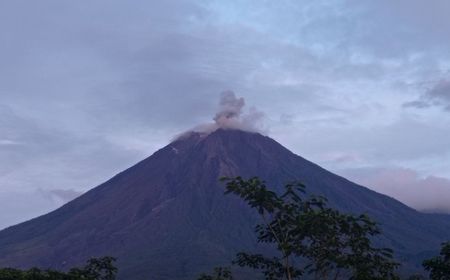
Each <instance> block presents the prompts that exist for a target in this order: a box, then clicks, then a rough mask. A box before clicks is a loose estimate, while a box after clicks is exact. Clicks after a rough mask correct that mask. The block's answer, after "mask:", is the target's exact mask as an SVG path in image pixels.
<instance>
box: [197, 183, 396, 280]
mask: <svg viewBox="0 0 450 280" xmlns="http://www.w3.org/2000/svg"><path fill="white" fill-rule="evenodd" d="M222 180H223V181H225V182H226V192H225V193H226V194H230V193H231V194H235V195H237V196H239V197H241V198H242V199H243V200H244V201H245V202H247V204H248V205H249V206H250V207H252V208H254V209H255V210H256V211H257V212H258V214H259V215H260V216H261V218H262V221H263V223H262V224H259V225H257V226H256V228H255V231H256V233H257V235H258V242H261V243H267V244H274V245H275V246H276V248H277V251H278V253H279V255H278V256H264V255H261V254H252V253H244V252H242V253H238V254H237V256H236V259H235V260H234V261H233V264H234V265H237V266H240V267H248V268H251V269H255V270H258V271H260V272H261V273H262V274H263V275H264V276H265V278H266V279H270V280H275V279H288V280H290V279H300V278H301V277H303V276H305V275H310V276H309V277H314V279H354V280H357V279H364V280H369V279H370V280H378V279H379V280H382V279H383V280H387V279H399V278H398V276H397V275H396V273H395V270H396V268H397V267H398V266H399V264H398V263H397V262H395V261H394V260H393V257H392V250H391V249H388V248H377V247H374V246H373V245H372V242H371V238H372V237H373V236H376V235H378V234H380V231H379V229H378V227H377V225H376V223H375V222H373V221H372V220H371V219H370V218H369V217H367V216H366V215H359V216H354V215H349V214H343V213H340V212H339V211H337V210H335V209H332V208H330V207H328V206H327V200H326V199H325V198H324V197H320V196H306V195H305V186H304V185H303V184H301V183H298V182H295V183H291V184H287V185H286V186H285V190H284V193H283V194H281V195H279V194H277V193H275V192H273V191H270V190H269V189H268V188H267V186H266V185H265V183H264V181H261V180H260V179H259V178H257V177H254V178H251V179H249V180H244V179H242V178H241V177H235V178H223V179H222ZM223 272H224V271H223V270H221V269H220V268H216V270H215V272H214V274H213V275H212V276H207V275H202V278H199V279H202V280H208V279H211V280H212V279H215V280H219V279H232V276H231V273H229V270H226V273H223Z"/></svg>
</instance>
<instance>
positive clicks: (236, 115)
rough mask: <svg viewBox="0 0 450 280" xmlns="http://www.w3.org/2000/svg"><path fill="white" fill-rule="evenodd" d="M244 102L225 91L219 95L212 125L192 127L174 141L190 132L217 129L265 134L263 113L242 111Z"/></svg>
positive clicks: (208, 131)
mask: <svg viewBox="0 0 450 280" xmlns="http://www.w3.org/2000/svg"><path fill="white" fill-rule="evenodd" d="M244 107H245V100H244V98H243V97H236V95H235V94H234V92H233V91H230V90H227V91H224V92H222V93H221V96H220V101H219V108H218V111H217V113H216V115H215V116H214V118H213V120H214V122H213V123H212V122H211V123H205V124H201V125H198V126H196V127H194V128H193V129H191V130H189V131H187V132H185V133H182V134H181V135H179V136H177V137H176V138H175V139H178V138H180V137H182V136H184V135H186V134H189V133H191V132H199V133H204V134H209V133H211V132H213V131H216V130H217V129H219V128H223V129H237V130H243V131H249V132H259V133H262V134H265V133H266V131H267V129H266V127H265V125H264V123H263V119H264V113H262V112H261V111H258V110H257V109H256V108H254V107H251V108H250V109H249V110H248V111H247V112H245V111H244Z"/></svg>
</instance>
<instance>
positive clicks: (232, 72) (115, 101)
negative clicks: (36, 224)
mask: <svg viewBox="0 0 450 280" xmlns="http://www.w3.org/2000/svg"><path fill="white" fill-rule="evenodd" d="M449 11H450V1H448V0H434V1H421V0H420V1H419V0H417V1H414V0H398V1H391V0H378V1H364V0H358V1H356V0H354V1H326V0H325V1H320V0H314V1H299V0H292V1H287V0H279V1H231V0H227V1H207V0H205V1H184V0H176V1H175V0H173V1H171V0H165V1H148V0H146V1H110V0H95V1H87V0H80V1H61V0H53V1H48V0H40V1H33V0H28V1H22V0H14V1H0V40H1V41H0V228H1V227H5V226H8V225H12V224H15V223H17V222H20V221H24V220H26V219H29V218H32V217H35V216H37V215H40V214H43V213H45V212H48V211H50V210H52V209H55V208H56V207H58V206H60V205H61V204H62V203H64V202H66V201H68V200H70V199H72V198H73V197H75V196H77V195H79V194H80V193H81V192H84V191H86V190H88V189H90V188H92V187H94V186H96V185H98V184H99V183H101V182H103V181H105V180H106V179H108V178H110V177H112V176H113V175H114V174H116V173H117V172H119V171H121V170H123V169H125V168H127V167H129V166H130V165H132V164H134V163H136V162H137V161H139V160H141V159H143V158H145V157H146V156H148V155H150V154H152V153H153V152H154V151H155V150H157V149H158V148H161V147H162V146H164V145H166V144H167V143H168V142H169V141H170V140H171V139H173V137H174V135H177V134H178V133H180V132H183V131H186V130H187V129H189V128H191V127H194V126H196V125H198V124H201V123H205V122H209V121H211V119H212V118H213V117H214V115H215V112H216V110H217V106H218V105H217V103H218V100H219V95H220V93H221V92H222V91H224V90H232V91H234V92H235V93H236V95H237V96H242V97H244V98H245V101H246V104H247V107H252V106H253V107H254V108H257V110H258V111H260V112H264V117H263V124H264V127H265V132H266V134H267V135H269V136H271V137H272V138H274V139H276V140H277V141H278V142H280V143H281V144H283V145H285V146H286V147H288V148H289V149H291V150H292V151H293V152H295V153H297V154H299V155H302V156H303V157H306V158H307V159H309V160H312V161H314V162H316V163H318V164H320V165H322V166H323V167H325V168H328V169H330V170H332V171H334V172H336V173H338V174H341V175H344V176H346V177H348V178H350V179H352V180H354V181H356V182H359V183H362V184H364V185H366V186H368V187H370V188H372V189H374V190H378V191H380V192H383V193H386V194H388V195H390V196H393V197H395V198H397V199H400V200H401V201H403V202H404V203H406V204H408V205H410V206H412V207H415V208H417V209H420V210H431V211H436V210H439V211H448V212H450V203H448V201H450V51H449V50H450V17H449V16H448V12H449ZM247 109H248V108H247Z"/></svg>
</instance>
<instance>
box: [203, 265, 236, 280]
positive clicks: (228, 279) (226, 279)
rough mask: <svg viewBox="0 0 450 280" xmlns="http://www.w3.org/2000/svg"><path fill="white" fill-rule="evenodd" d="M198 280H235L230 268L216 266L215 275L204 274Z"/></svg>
mask: <svg viewBox="0 0 450 280" xmlns="http://www.w3.org/2000/svg"><path fill="white" fill-rule="evenodd" d="M198 280H233V275H232V274H231V271H230V269H229V268H224V267H216V268H214V273H213V275H206V274H202V275H200V277H199V278H198Z"/></svg>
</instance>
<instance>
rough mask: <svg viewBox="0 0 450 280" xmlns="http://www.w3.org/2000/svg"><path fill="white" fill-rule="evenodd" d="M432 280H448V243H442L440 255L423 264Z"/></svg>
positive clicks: (449, 255)
mask: <svg viewBox="0 0 450 280" xmlns="http://www.w3.org/2000/svg"><path fill="white" fill-rule="evenodd" d="M423 267H424V268H425V270H427V271H429V272H430V278H431V279H432V280H450V242H445V243H442V248H441V252H440V255H439V256H437V257H434V258H431V259H428V260H425V261H424V262H423Z"/></svg>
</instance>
